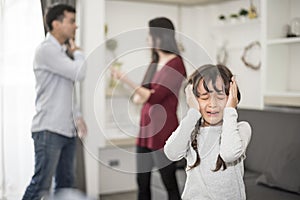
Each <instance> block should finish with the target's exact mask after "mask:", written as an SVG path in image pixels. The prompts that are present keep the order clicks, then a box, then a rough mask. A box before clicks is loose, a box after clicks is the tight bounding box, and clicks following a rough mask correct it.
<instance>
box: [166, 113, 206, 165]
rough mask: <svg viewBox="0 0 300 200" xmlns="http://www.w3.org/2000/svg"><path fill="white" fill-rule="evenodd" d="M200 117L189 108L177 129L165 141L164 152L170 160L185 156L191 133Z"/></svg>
mask: <svg viewBox="0 0 300 200" xmlns="http://www.w3.org/2000/svg"><path fill="white" fill-rule="evenodd" d="M200 117H201V115H200V112H199V111H198V110H196V109H194V108H190V109H189V110H188V112H187V115H186V116H185V117H184V118H183V120H182V121H181V122H180V124H179V126H178V127H177V129H176V130H175V131H174V132H173V133H172V135H171V136H170V137H169V139H168V140H167V141H166V144H165V146H164V152H165V154H166V156H167V157H168V158H169V159H170V160H173V161H176V160H180V159H181V158H183V157H185V156H186V152H187V150H188V148H189V141H190V136H191V132H192V131H193V129H194V127H195V124H196V123H197V121H198V120H199V118H200Z"/></svg>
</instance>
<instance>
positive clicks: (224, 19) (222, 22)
mask: <svg viewBox="0 0 300 200" xmlns="http://www.w3.org/2000/svg"><path fill="white" fill-rule="evenodd" d="M218 18H219V22H221V24H224V23H225V22H226V17H225V15H219V17H218Z"/></svg>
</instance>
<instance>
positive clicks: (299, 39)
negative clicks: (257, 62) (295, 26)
mask: <svg viewBox="0 0 300 200" xmlns="http://www.w3.org/2000/svg"><path fill="white" fill-rule="evenodd" d="M298 42H300V37H294V38H278V39H270V40H268V41H267V44H268V45H276V44H292V43H298Z"/></svg>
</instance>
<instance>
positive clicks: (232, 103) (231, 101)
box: [226, 77, 239, 108]
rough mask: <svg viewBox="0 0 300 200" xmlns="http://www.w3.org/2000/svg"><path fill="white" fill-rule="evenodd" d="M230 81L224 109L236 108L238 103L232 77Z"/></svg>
mask: <svg viewBox="0 0 300 200" xmlns="http://www.w3.org/2000/svg"><path fill="white" fill-rule="evenodd" d="M231 80H232V82H230V88H229V95H228V100H227V104H226V107H232V108H236V107H237V104H238V103H239V100H238V97H237V85H236V81H235V79H234V77H232V78H231Z"/></svg>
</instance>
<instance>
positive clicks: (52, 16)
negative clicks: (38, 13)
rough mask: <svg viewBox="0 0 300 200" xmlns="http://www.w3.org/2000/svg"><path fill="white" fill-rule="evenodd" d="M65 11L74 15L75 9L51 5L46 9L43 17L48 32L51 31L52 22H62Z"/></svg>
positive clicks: (62, 5)
mask: <svg viewBox="0 0 300 200" xmlns="http://www.w3.org/2000/svg"><path fill="white" fill-rule="evenodd" d="M65 11H67V12H72V13H76V10H75V8H74V7H72V6H70V5H67V4H53V5H52V6H50V7H49V8H48V9H47V13H46V15H45V23H46V25H47V28H48V31H52V29H53V27H52V22H53V21H54V20H58V21H62V20H63V19H64V17H65V15H64V12H65Z"/></svg>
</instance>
